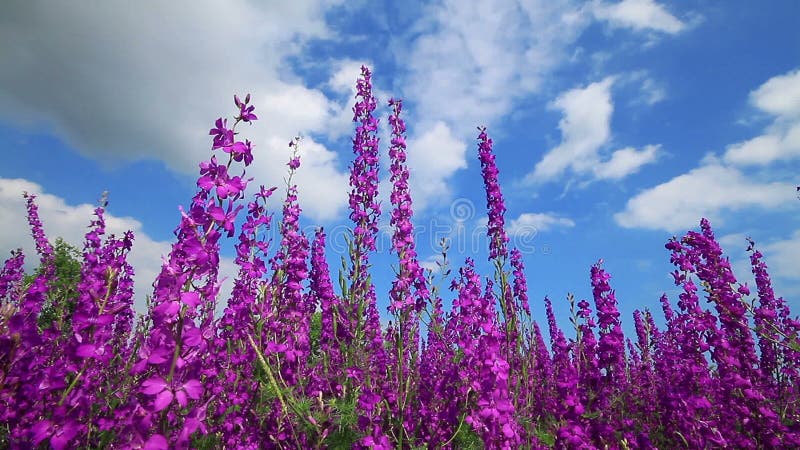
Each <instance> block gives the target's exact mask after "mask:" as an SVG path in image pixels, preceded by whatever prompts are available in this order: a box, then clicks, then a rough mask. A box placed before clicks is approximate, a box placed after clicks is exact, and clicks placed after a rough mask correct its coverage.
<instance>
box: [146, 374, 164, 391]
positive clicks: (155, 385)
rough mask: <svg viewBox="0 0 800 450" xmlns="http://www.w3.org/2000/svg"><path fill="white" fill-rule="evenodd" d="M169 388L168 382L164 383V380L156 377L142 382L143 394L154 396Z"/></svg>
mask: <svg viewBox="0 0 800 450" xmlns="http://www.w3.org/2000/svg"><path fill="white" fill-rule="evenodd" d="M166 388H167V382H166V381H164V379H163V378H161V377H159V376H155V377H152V378H148V379H146V380H144V381H143V382H142V390H141V392H142V393H143V394H147V395H153V394H158V393H159V392H161V391H163V390H164V389H166Z"/></svg>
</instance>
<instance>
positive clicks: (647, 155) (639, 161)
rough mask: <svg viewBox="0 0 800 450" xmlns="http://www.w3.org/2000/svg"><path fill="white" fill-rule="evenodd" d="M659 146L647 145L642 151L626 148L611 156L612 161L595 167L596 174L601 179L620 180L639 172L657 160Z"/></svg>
mask: <svg viewBox="0 0 800 450" xmlns="http://www.w3.org/2000/svg"><path fill="white" fill-rule="evenodd" d="M658 149H659V146H658V145H647V146H645V148H643V149H641V150H636V149H635V148H633V147H626V148H623V149H621V150H617V151H615V152H614V153H612V154H611V159H609V160H608V161H606V162H604V163H602V164H598V165H596V166H595V167H594V169H593V170H594V173H595V175H596V176H597V178H600V179H613V180H618V179H621V178H624V177H626V176H628V175H630V174H632V173H635V172H637V171H638V170H639V168H640V167H642V166H644V165H645V164H650V163H651V162H653V161H655V160H656V157H657V155H658Z"/></svg>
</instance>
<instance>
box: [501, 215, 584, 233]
mask: <svg viewBox="0 0 800 450" xmlns="http://www.w3.org/2000/svg"><path fill="white" fill-rule="evenodd" d="M574 226H575V222H574V221H573V220H572V219H569V218H566V217H560V216H558V215H557V214H553V213H523V214H520V215H519V217H517V218H516V219H513V220H511V223H509V225H508V234H511V235H519V234H523V233H527V234H537V233H539V232H542V231H547V230H550V229H553V228H557V227H565V228H571V227H574Z"/></svg>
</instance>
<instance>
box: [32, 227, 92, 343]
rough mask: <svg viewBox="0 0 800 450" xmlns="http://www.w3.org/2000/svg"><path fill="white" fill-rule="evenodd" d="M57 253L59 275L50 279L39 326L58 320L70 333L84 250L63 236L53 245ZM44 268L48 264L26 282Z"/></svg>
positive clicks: (55, 260)
mask: <svg viewBox="0 0 800 450" xmlns="http://www.w3.org/2000/svg"><path fill="white" fill-rule="evenodd" d="M53 256H54V264H55V278H54V279H53V280H52V281H51V282H50V286H49V287H50V289H49V291H48V292H47V300H46V301H45V304H44V305H43V306H42V311H41V313H40V314H39V327H40V328H42V329H44V328H48V327H49V326H51V325H52V324H53V323H54V322H55V324H56V327H58V328H59V329H61V331H62V332H64V333H68V332H69V331H70V330H71V329H72V326H71V317H72V313H73V312H74V311H75V299H76V298H77V297H78V282H80V279H81V251H80V250H79V249H78V248H77V247H75V246H73V245H71V244H69V243H68V242H66V241H65V240H64V239H62V238H60V237H59V238H57V239H56V241H55V243H54V245H53ZM43 271H44V267H41V266H40V267H37V268H36V269H35V270H34V271H33V273H32V274H30V275H27V276H26V277H25V285H29V284H30V283H32V282H33V280H34V279H35V278H36V277H37V276H39V275H40V274H41V273H42V272H43Z"/></svg>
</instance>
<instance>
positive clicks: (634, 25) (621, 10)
mask: <svg viewBox="0 0 800 450" xmlns="http://www.w3.org/2000/svg"><path fill="white" fill-rule="evenodd" d="M591 10H592V12H593V13H594V16H595V17H596V18H597V19H599V20H604V21H607V22H608V23H609V24H610V25H611V26H613V27H619V28H630V29H633V30H637V31H640V30H653V31H659V32H662V33H668V34H676V33H679V32H681V31H683V30H684V29H686V24H685V23H683V22H681V21H680V20H679V19H678V18H677V17H675V16H673V15H672V14H670V13H669V11H667V10H666V8H664V6H663V5H660V4H658V3H656V2H654V1H653V0H623V1H621V2H618V3H607V2H601V1H595V2H594V3H592V5H591Z"/></svg>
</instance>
